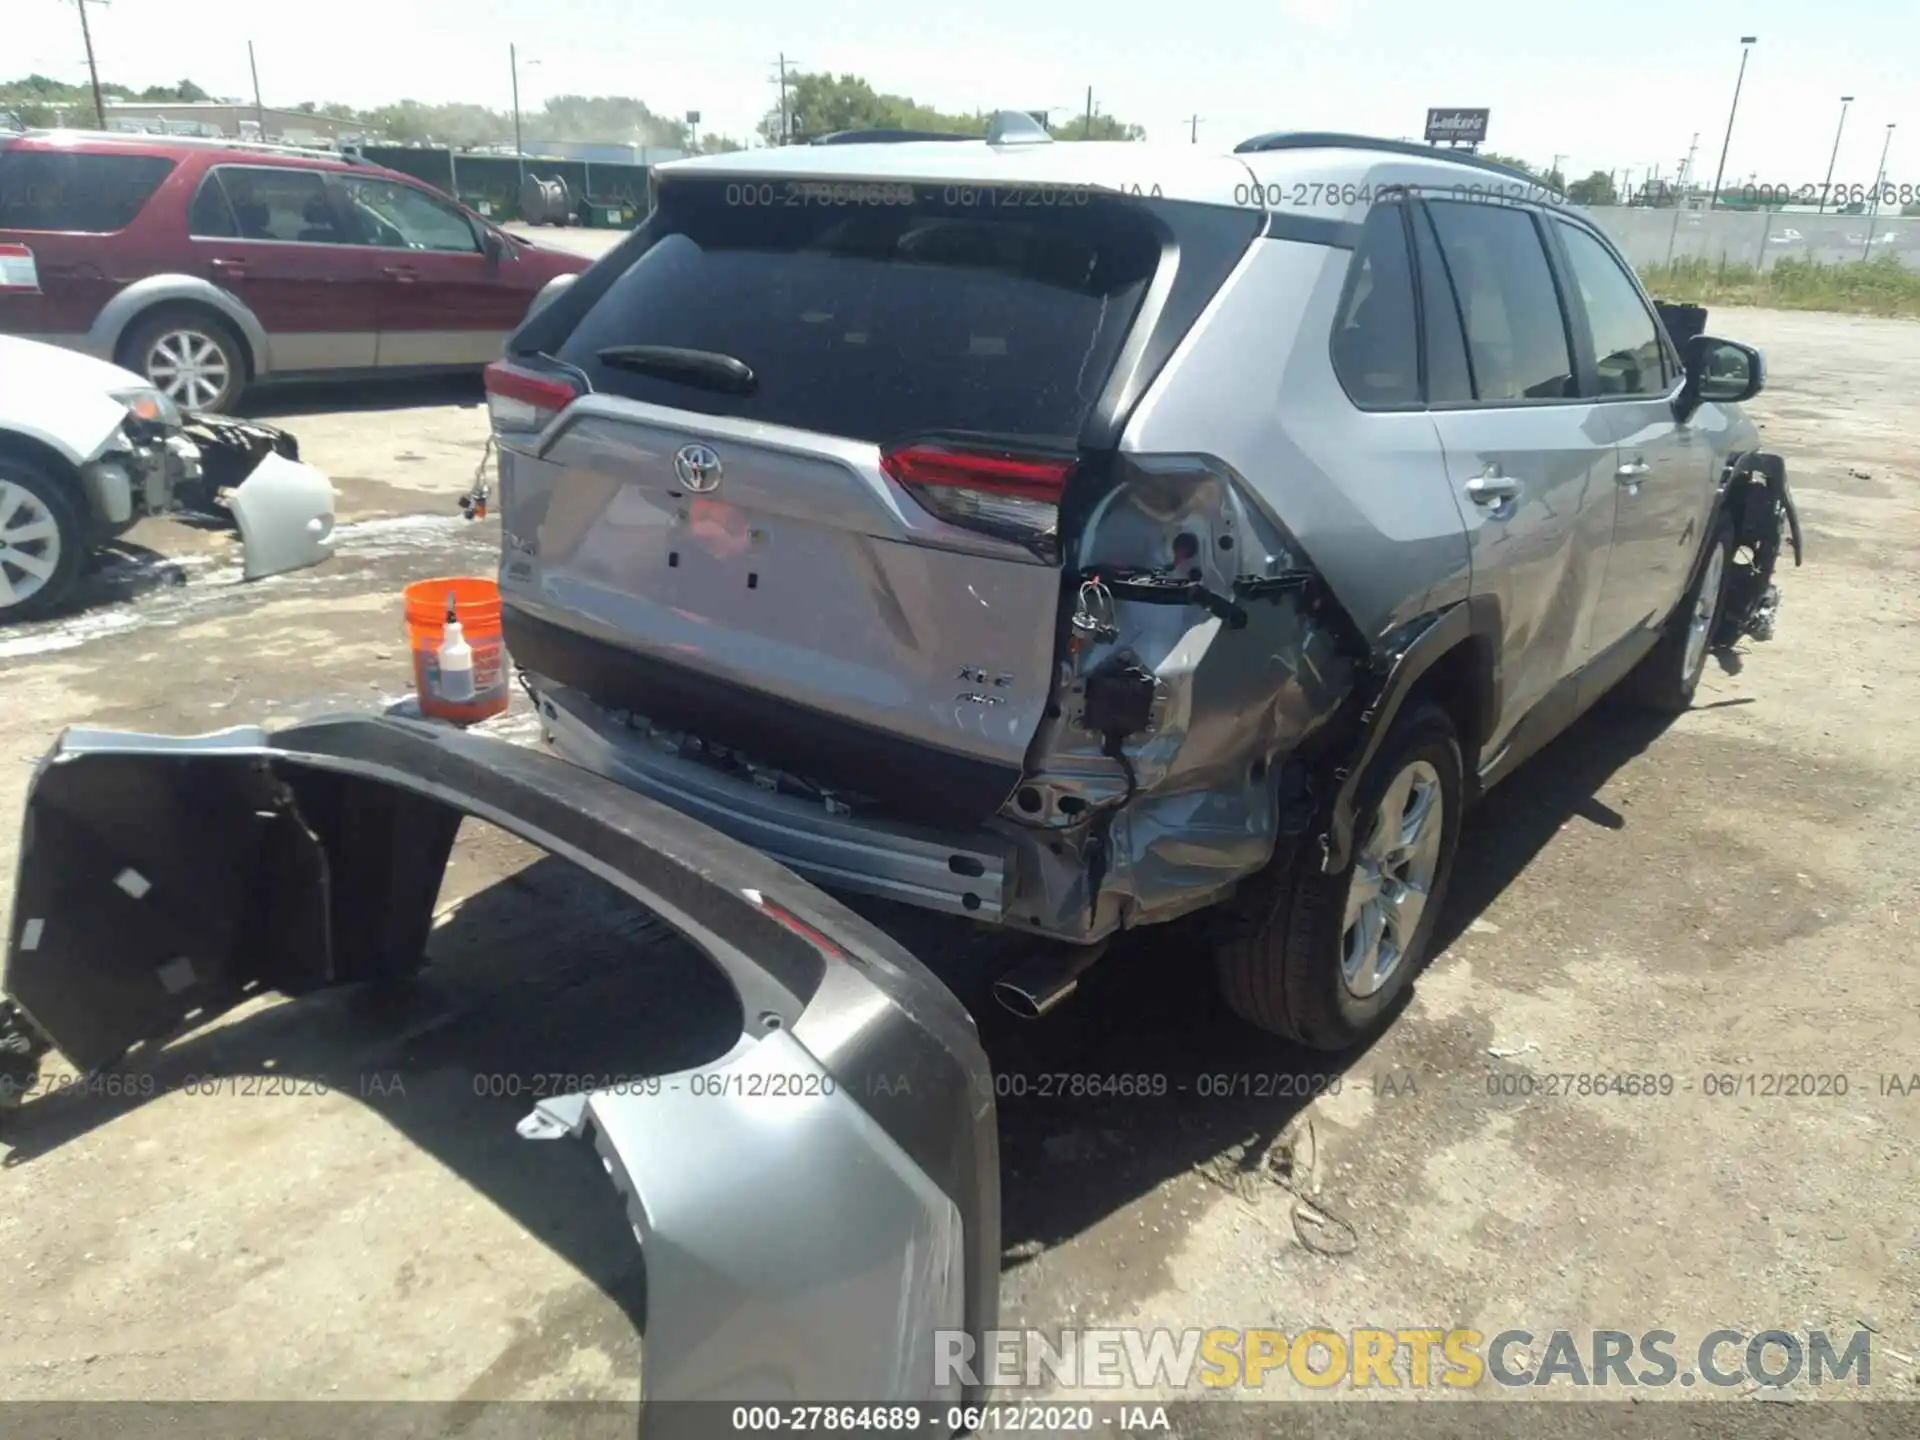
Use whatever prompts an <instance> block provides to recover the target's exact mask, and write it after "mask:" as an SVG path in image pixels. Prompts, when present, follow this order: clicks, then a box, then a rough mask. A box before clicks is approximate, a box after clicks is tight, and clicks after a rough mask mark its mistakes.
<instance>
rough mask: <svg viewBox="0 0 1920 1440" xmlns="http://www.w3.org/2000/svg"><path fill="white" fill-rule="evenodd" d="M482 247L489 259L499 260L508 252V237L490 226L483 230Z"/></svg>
mask: <svg viewBox="0 0 1920 1440" xmlns="http://www.w3.org/2000/svg"><path fill="white" fill-rule="evenodd" d="M480 248H481V249H482V250H484V251H485V252H486V255H487V259H489V260H495V261H497V260H499V259H500V257H501V256H503V255H505V254H506V253H507V239H506V236H504V235H502V234H501V233H500V232H499V231H498V230H494V229H492V228H488V229H486V230H483V231H482V232H481V236H480Z"/></svg>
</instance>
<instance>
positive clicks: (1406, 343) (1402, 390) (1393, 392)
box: [1333, 202, 1420, 410]
mask: <svg viewBox="0 0 1920 1440" xmlns="http://www.w3.org/2000/svg"><path fill="white" fill-rule="evenodd" d="M1405 208H1406V207H1405V206H1403V205H1401V204H1398V203H1392V202H1390V203H1386V204H1381V205H1376V206H1374V207H1373V210H1372V212H1371V213H1370V214H1369V215H1368V216H1367V221H1366V224H1365V225H1364V226H1363V227H1362V228H1361V231H1360V244H1359V245H1358V247H1356V249H1355V250H1354V253H1353V260H1352V262H1351V264H1350V265H1349V267H1348V270H1347V285H1346V293H1345V294H1344V295H1343V296H1341V300H1340V313H1339V315H1338V317H1337V318H1336V319H1335V321H1334V326H1333V368H1334V372H1335V373H1336V374H1337V375H1339V377H1340V384H1341V386H1342V388H1344V389H1345V390H1346V392H1347V397H1348V398H1349V399H1350V400H1352V401H1353V403H1354V404H1355V405H1357V406H1359V407H1360V408H1361V409H1362V410H1390V409H1394V408H1396V407H1399V406H1406V405H1418V404H1419V403H1420V340H1419V331H1418V329H1417V327H1416V326H1415V323H1414V303H1413V264H1412V261H1411V260H1410V258H1409V257H1408V254H1407V233H1406V224H1405V221H1404V218H1403V214H1402V212H1403V211H1404V209H1405Z"/></svg>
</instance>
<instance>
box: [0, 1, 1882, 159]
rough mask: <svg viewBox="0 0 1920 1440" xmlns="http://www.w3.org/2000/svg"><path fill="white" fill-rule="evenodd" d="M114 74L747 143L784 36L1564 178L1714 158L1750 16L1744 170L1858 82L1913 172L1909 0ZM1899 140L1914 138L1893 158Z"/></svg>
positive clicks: (220, 17)
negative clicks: (572, 100)
mask: <svg viewBox="0 0 1920 1440" xmlns="http://www.w3.org/2000/svg"><path fill="white" fill-rule="evenodd" d="M0 6H3V8H4V9H5V11H6V16H5V19H4V21H0V78H4V77H12V76H16V75H22V74H26V73H29V72H35V71H37V72H39V73H42V74H46V75H51V76H54V77H56V78H59V79H63V80H70V81H76V82H81V81H84V80H85V79H86V59H85V50H84V48H83V46H82V43H81V37H80V23H79V18H78V15H77V13H76V10H75V0H0ZM88 15H89V19H90V23H91V24H92V27H93V35H94V46H95V51H96V53H97V55H98V57H99V62H100V72H101V76H102V78H103V79H107V80H113V81H118V82H120V83H122V84H126V85H132V86H135V87H144V86H147V85H153V84H171V83H173V82H176V81H178V80H180V79H183V78H191V79H193V80H194V81H196V82H197V83H199V84H200V85H202V86H204V87H206V88H207V89H208V90H210V91H212V92H213V93H215V94H216V95H233V96H246V95H249V94H250V92H251V81H250V79H249V76H248V71H247V41H248V40H250V39H251V40H252V41H253V42H254V46H255V49H256V52H257V54H258V56H259V65H260V85H261V91H262V96H263V98H264V100H265V101H266V103H267V104H269V105H292V104H295V103H297V102H299V101H301V100H318V101H326V100H338V101H343V102H346V103H348V104H354V105H367V106H370V105H376V104H380V103H384V102H386V101H390V100H396V99H401V98H411V99H417V100H423V101H428V102H436V103H437V102H446V101H456V100H463V101H472V102H475V103H479V104H485V105H491V106H493V107H495V108H498V109H503V110H504V109H506V108H507V107H508V105H509V104H510V101H511V92H510V75H509V69H508V56H507V47H508V45H509V44H510V43H511V44H515V45H517V46H518V47H519V51H520V55H521V57H522V58H521V72H520V94H521V100H522V104H523V105H530V106H537V105H538V103H539V101H540V99H541V97H542V96H543V95H548V94H558V93H566V92H572V93H579V94H624V95H633V96H636V97H638V98H639V99H641V100H643V101H645V102H646V103H647V105H648V106H649V107H651V108H652V109H653V110H654V111H656V112H657V113H661V114H665V115H679V114H681V113H683V112H685V111H687V110H699V111H700V112H701V115H702V120H701V128H702V129H703V131H704V130H717V131H719V132H721V133H723V134H731V135H733V136H736V137H739V138H745V137H747V136H748V135H749V134H751V132H752V131H753V128H754V126H755V125H756V123H757V122H758V120H759V118H760V117H761V115H763V114H764V113H765V112H766V110H767V109H768V108H769V107H770V106H771V105H772V104H773V103H774V101H775V99H776V97H777V87H776V84H775V80H774V76H775V72H776V65H775V61H776V58H777V57H778V56H779V55H780V54H781V53H782V52H784V53H785V54H786V56H787V57H788V60H789V63H790V64H797V65H798V66H799V68H801V69H805V70H821V69H827V70H832V71H834V72H836V73H841V72H852V73H854V74H858V75H860V76H863V77H864V78H865V79H867V80H868V81H869V82H870V83H871V84H872V85H873V86H874V88H875V89H877V90H882V91H891V92H894V93H897V94H905V95H910V96H912V97H913V98H914V99H916V100H919V101H921V102H922V103H926V104H931V105H934V106H936V107H937V108H939V109H942V110H946V111H950V112H951V111H972V110H976V109H982V110H994V109H1020V110H1037V109H1042V108H1047V107H1056V108H1057V109H1058V111H1059V113H1060V116H1061V117H1062V118H1064V117H1066V116H1069V115H1072V114H1078V113H1080V112H1081V111H1082V110H1084V108H1085V105H1086V97H1087V90H1088V87H1089V86H1091V87H1092V89H1093V95H1094V99H1095V101H1096V103H1097V104H1098V107H1099V110H1100V112H1101V113H1103V114H1113V115H1117V116H1119V117H1121V118H1122V119H1124V120H1129V121H1132V122H1134V123H1137V124H1140V125H1144V126H1145V127H1146V129H1147V134H1148V138H1149V139H1150V140H1153V141H1167V142H1179V143H1186V142H1188V141H1189V139H1190V137H1191V135H1192V127H1191V126H1190V123H1189V117H1191V116H1193V115H1196V114H1197V115H1198V116H1199V117H1200V122H1199V126H1198V133H1199V139H1200V141H1201V143H1203V144H1208V145H1214V146H1218V147H1220V148H1231V146H1232V145H1233V144H1234V143H1235V142H1237V141H1239V140H1241V139H1244V138H1245V137H1246V136H1248V135H1253V134H1258V133H1260V132H1262V131H1267V130H1303V129H1313V130H1321V129H1324V130H1345V131H1357V132H1360V133H1364V134H1374V135H1384V136H1389V137H1397V136H1409V137H1416V138H1417V137H1418V136H1419V134H1420V130H1421V127H1422V124H1423V122H1424V117H1425V113H1426V109H1427V107H1428V106H1456V105H1457V106H1484V107H1487V108H1489V109H1490V110H1491V111H1492V117H1491V120H1490V124H1489V132H1488V138H1487V143H1486V146H1485V148H1487V149H1491V150H1495V151H1499V152H1501V153H1503V154H1510V155H1517V156H1519V157H1520V158H1521V159H1523V160H1525V161H1527V162H1528V163H1530V164H1533V165H1536V166H1540V167H1545V166H1547V165H1549V164H1552V163H1553V162H1554V161H1555V160H1556V158H1558V159H1559V164H1560V166H1561V168H1562V171H1563V173H1564V174H1566V175H1567V177H1568V178H1569V179H1575V178H1579V177H1580V176H1583V175H1585V174H1587V173H1589V172H1591V171H1594V170H1608V171H1615V172H1622V178H1624V172H1625V171H1628V170H1631V171H1632V172H1633V175H1634V179H1635V181H1636V182H1637V181H1638V180H1639V179H1641V178H1642V177H1644V176H1645V175H1646V174H1647V172H1648V171H1649V170H1650V169H1651V168H1652V167H1654V166H1658V167H1659V168H1660V173H1661V174H1662V175H1664V176H1666V177H1668V178H1671V177H1672V176H1673V175H1674V173H1675V170H1676V169H1677V167H1678V165H1679V163H1680V161H1681V160H1682V159H1683V157H1685V156H1686V154H1687V152H1688V149H1689V146H1690V145H1691V144H1692V143H1693V142H1694V137H1695V136H1696V134H1697V136H1698V154H1697V156H1696V159H1695V161H1694V167H1695V168H1694V173H1695V175H1696V177H1697V178H1700V179H1703V180H1711V179H1712V178H1713V173H1714V169H1715V167H1716V165H1717V164H1718V162H1719V158H1720V147H1721V143H1722V140H1723V138H1724V137H1725V133H1726V125H1727V115H1728V108H1729V104H1730V102H1731V101H1732V99H1733V91H1734V83H1735V78H1736V74H1737V72H1738V71H1739V68H1740V53H1741V46H1740V37H1741V36H1743V35H1754V36H1757V37H1758V44H1756V45H1755V46H1754V47H1753V51H1752V55H1751V58H1750V59H1749V60H1748V63H1747V70H1746V78H1745V83H1744V87H1743V89H1742V92H1741V96H1740V105H1739V112H1738V117H1737V120H1736V123H1735V128H1734V132H1733V138H1732V144H1731V148H1730V151H1729V154H1728V157H1727V163H1726V175H1727V183H1728V184H1729V185H1732V184H1735V183H1739V182H1745V181H1747V180H1749V179H1751V180H1753V181H1755V182H1756V183H1759V184H1762V185H1785V186H1789V187H1793V188H1796V189H1797V188H1799V187H1801V186H1804V185H1810V184H1812V185H1817V184H1818V183H1819V182H1820V181H1821V180H1822V178H1823V177H1824V175H1825V173H1826V168H1827V162H1828V155H1829V152H1830V150H1831V148H1832V146H1833V142H1834V133H1835V127H1836V124H1837V123H1838V121H1839V118H1840V108H1841V107H1840V97H1841V96H1842V95H1852V96H1854V97H1855V101H1854V104H1853V106H1852V107H1851V110H1850V112H1849V114H1848V116H1847V120H1846V126H1845V130H1844V135H1843V138H1842V141H1841V147H1840V154H1839V163H1838V166H1837V168H1836V170H1835V175H1834V179H1835V182H1836V183H1841V182H1847V183H1853V184H1867V183H1870V182H1871V181H1872V180H1873V178H1874V176H1875V173H1876V171H1877V168H1878V165H1879V159H1880V151H1881V144H1882V141H1883V140H1885V139H1886V138H1887V130H1886V127H1887V125H1888V124H1889V123H1896V124H1897V125H1898V127H1899V128H1898V129H1897V130H1896V131H1895V132H1894V134H1893V137H1892V151H1891V154H1890V156H1889V159H1888V161H1887V175H1886V178H1887V180H1888V181H1889V182H1890V183H1892V184H1895V185H1902V184H1907V185H1913V184H1920V5H1916V4H1913V3H1912V0H1824V3H1822V4H1819V5H1810V4H1807V3H1805V0H1748V3H1735V0H1658V3H1655V0H1614V3H1605V4H1597V5H1566V4H1554V3H1541V0H1531V3H1521V0H1447V3H1432V0H1429V3H1416V0H1258V3H1254V0H1180V3H1177V4H1174V3H1167V0H1047V3H1046V4H1044V5H1041V6H1036V7H1035V9H1034V10H1032V11H1030V12H1021V11H1018V10H1016V9H1015V8H1014V7H1013V6H1011V5H1008V4H1005V3H1000V4H989V5H981V4H974V5H961V6H943V7H936V6H927V7H923V8H918V9H916V8H914V7H912V6H910V5H908V4H906V3H903V0H811V3H807V4H799V5H796V4H794V3H792V0H707V3H704V4H694V3H689V0H680V3H678V4H671V5H666V4H650V3H646V0H637V3H636V0H627V3H621V0H327V3H326V4H325V5H322V6H310V5H295V4H292V3H289V0H277V3H275V0H193V3H192V4H190V5H187V4H182V3H180V0H113V3H112V4H111V5H110V6H108V5H96V6H93V7H92V8H90V9H89V11H88ZM1905 157H1911V158H1910V159H1909V158H1905Z"/></svg>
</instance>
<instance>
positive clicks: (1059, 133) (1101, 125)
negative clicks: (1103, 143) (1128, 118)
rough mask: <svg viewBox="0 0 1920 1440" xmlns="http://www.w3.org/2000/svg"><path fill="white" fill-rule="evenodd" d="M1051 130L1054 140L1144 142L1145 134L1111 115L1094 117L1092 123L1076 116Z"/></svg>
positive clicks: (1140, 129) (1134, 126)
mask: <svg viewBox="0 0 1920 1440" xmlns="http://www.w3.org/2000/svg"><path fill="white" fill-rule="evenodd" d="M1052 128H1053V138H1054V139H1056V140H1144V139H1146V138H1147V132H1146V130H1145V129H1143V128H1142V127H1141V126H1138V125H1129V124H1127V123H1126V122H1125V121H1123V120H1118V119H1115V118H1114V117H1113V116H1111V115H1096V116H1094V117H1093V123H1092V124H1088V123H1087V117H1086V116H1085V115H1076V116H1074V117H1073V119H1071V120H1069V121H1068V122H1067V123H1066V124H1064V125H1056V126H1054V127H1052Z"/></svg>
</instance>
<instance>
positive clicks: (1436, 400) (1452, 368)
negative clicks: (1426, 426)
mask: <svg viewBox="0 0 1920 1440" xmlns="http://www.w3.org/2000/svg"><path fill="white" fill-rule="evenodd" d="M1413 253H1414V256H1415V259H1416V260H1417V262H1418V265H1419V271H1420V322H1421V328H1422V329H1423V330H1424V331H1425V332H1426V342H1427V401H1428V403H1429V404H1433V405H1459V404H1462V403H1464V402H1466V401H1469V400H1472V399H1473V370H1472V367H1471V366H1469V365H1468V363H1467V336H1466V330H1465V327H1464V326H1463V325H1462V323H1461V319H1460V302H1459V301H1458V300H1457V299H1456V298H1455V296H1454V293H1453V277H1452V276H1450V275H1448V274H1447V262H1446V261H1445V260H1444V259H1442V258H1441V255H1440V242H1439V241H1437V240H1435V239H1434V238H1433V221H1432V220H1430V219H1429V218H1428V217H1427V213H1426V211H1425V210H1421V209H1416V210H1415V211H1414V213H1413Z"/></svg>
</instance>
